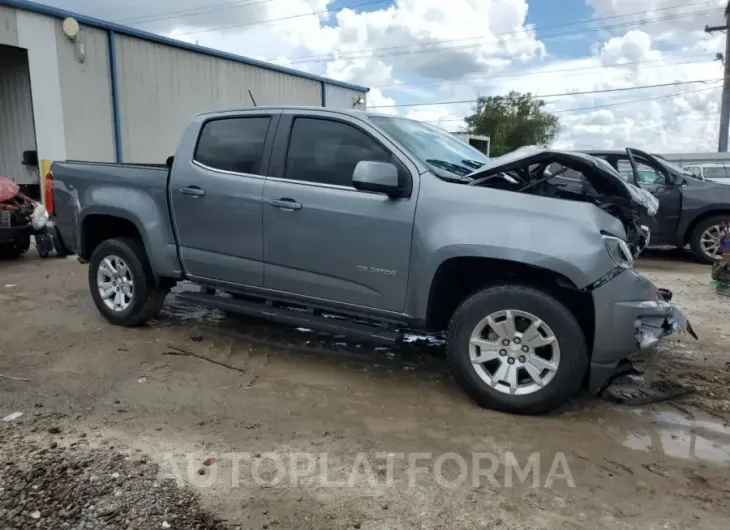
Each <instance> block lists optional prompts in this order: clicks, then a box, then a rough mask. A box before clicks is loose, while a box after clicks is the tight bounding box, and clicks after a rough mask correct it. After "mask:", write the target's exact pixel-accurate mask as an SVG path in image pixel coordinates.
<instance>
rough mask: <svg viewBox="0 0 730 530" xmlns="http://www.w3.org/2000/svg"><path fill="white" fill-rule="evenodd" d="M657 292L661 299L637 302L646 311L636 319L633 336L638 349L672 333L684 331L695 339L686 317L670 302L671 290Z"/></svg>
mask: <svg viewBox="0 0 730 530" xmlns="http://www.w3.org/2000/svg"><path fill="white" fill-rule="evenodd" d="M659 294H660V295H661V297H662V299H661V300H651V301H646V302H641V303H640V304H639V307H641V308H642V309H644V310H645V311H646V314H644V315H642V316H639V317H638V318H637V319H636V334H635V335H634V336H635V338H636V345H637V347H638V348H639V349H640V350H647V349H650V348H652V347H654V346H655V345H656V344H657V343H658V342H659V341H660V340H661V339H662V338H664V337H666V336H668V335H671V334H672V333H677V332H685V333H689V334H690V335H692V337H694V338H695V339H697V338H698V337H697V334H696V333H695V331H694V329H692V324H690V323H689V320H687V317H686V316H684V314H683V313H682V312H681V311H680V310H679V309H677V308H676V307H675V306H673V305H672V304H671V303H670V302H671V300H672V292H671V291H669V290H668V289H660V290H659ZM651 313H655V314H651Z"/></svg>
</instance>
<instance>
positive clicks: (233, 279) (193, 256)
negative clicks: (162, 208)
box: [170, 115, 276, 287]
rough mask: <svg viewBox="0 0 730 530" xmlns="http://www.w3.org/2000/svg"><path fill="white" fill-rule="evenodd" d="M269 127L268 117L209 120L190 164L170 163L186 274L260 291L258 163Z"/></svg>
mask: <svg viewBox="0 0 730 530" xmlns="http://www.w3.org/2000/svg"><path fill="white" fill-rule="evenodd" d="M274 121H276V117H274V116H271V115H242V116H233V117H226V118H224V119H213V120H210V121H208V122H206V123H205V124H203V126H202V128H201V133H200V138H199V139H198V141H197V148H196V149H195V154H194V156H193V157H192V159H188V160H175V163H174V167H173V171H172V177H171V180H170V199H171V203H172V216H173V221H174V225H175V229H176V232H177V237H178V243H179V247H180V257H181V260H182V264H183V268H184V270H185V273H186V274H187V275H189V276H192V277H196V278H200V279H210V280H216V281H220V282H226V283H230V284H240V285H248V286H254V287H261V286H262V284H263V273H264V265H263V244H262V239H261V238H262V233H263V230H262V227H263V224H262V221H261V209H262V208H261V195H262V193H263V190H264V182H265V181H266V179H265V177H264V176H262V174H263V173H264V172H265V169H264V168H262V166H264V165H265V164H264V163H262V159H264V158H265V157H263V153H264V152H265V150H266V149H268V145H269V144H271V142H272V138H271V136H273V130H274V125H273V122H274ZM270 130H271V131H272V132H271V133H270V132H269V131H270ZM267 135H268V136H269V141H268V143H267ZM265 148H266V149H265Z"/></svg>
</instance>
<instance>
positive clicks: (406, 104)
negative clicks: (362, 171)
mask: <svg viewBox="0 0 730 530" xmlns="http://www.w3.org/2000/svg"><path fill="white" fill-rule="evenodd" d="M719 81H722V79H698V80H697V81H679V82H675V83H661V84H656V85H639V86H632V87H621V88H605V89H602V90H585V91H582V92H563V93H559V94H542V95H540V94H536V95H535V96H534V97H535V98H537V99H545V98H558V97H565V96H585V95H588V94H609V93H613V92H626V91H629V90H641V89H645V88H663V87H668V86H679V85H691V84H695V83H716V82H719ZM478 101H479V100H478V99H465V100H460V101H436V102H432V103H401V104H395V105H377V106H374V107H370V106H369V107H368V109H385V108H388V109H390V108H397V107H431V106H435V105H461V104H464V103H477V102H478Z"/></svg>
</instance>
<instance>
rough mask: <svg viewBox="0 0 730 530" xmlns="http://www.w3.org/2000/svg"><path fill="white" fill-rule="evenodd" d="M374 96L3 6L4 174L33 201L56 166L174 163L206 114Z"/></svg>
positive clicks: (9, 3) (71, 18)
mask: <svg viewBox="0 0 730 530" xmlns="http://www.w3.org/2000/svg"><path fill="white" fill-rule="evenodd" d="M367 91H368V89H367V88H365V87H360V86H355V85H351V84H348V83H343V82H340V81H334V80H331V79H326V78H323V77H319V76H316V75H312V74H307V73H304V72H299V71H296V70H293V69H290V68H284V67H280V66H276V65H273V64H269V63H265V62H262V61H257V60H253V59H248V58H246V57H240V56H236V55H232V54H229V53H224V52H221V51H218V50H213V49H209V48H203V47H200V46H195V45H191V44H187V43H184V42H180V41H177V40H174V39H169V38H166V37H162V36H159V35H155V34H152V33H147V32H144V31H139V30H136V29H132V28H128V27H125V26H120V25H118V24H114V23H110V22H105V21H102V20H98V19H93V18H90V17H86V16H83V15H79V14H75V13H69V12H66V11H63V10H60V9H56V8H53V7H49V6H45V5H40V4H36V3H33V2H28V1H26V0H0V175H5V176H9V177H11V178H13V179H14V180H15V181H16V182H18V183H19V184H21V185H24V186H29V187H28V188H27V191H28V192H29V193H31V194H34V195H35V194H36V192H37V191H38V190H37V189H34V188H36V187H37V186H38V185H39V183H40V180H41V179H40V177H39V175H40V174H44V175H45V174H46V172H47V167H48V165H49V163H50V161H53V160H65V159H76V160H91V161H100V162H143V163H144V162H146V163H163V162H164V161H165V159H166V158H167V157H168V156H169V155H172V154H174V151H175V148H176V146H177V143H178V140H179V138H180V136H181V134H182V131H183V128H184V127H185V125H186V124H187V123H188V121H189V119H190V117H191V116H192V115H193V114H196V113H198V112H202V111H206V110H215V109H220V108H231V107H244V106H251V105H253V104H254V101H252V98H251V96H253V99H254V100H255V103H256V104H258V105H315V106H323V107H325V106H326V107H338V108H353V107H355V108H364V107H365V103H363V102H364V101H365V96H366V94H367ZM24 153H25V163H24ZM35 160H38V162H37V163H35V164H34V162H35Z"/></svg>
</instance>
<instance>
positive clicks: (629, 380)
mask: <svg viewBox="0 0 730 530" xmlns="http://www.w3.org/2000/svg"><path fill="white" fill-rule="evenodd" d="M693 392H694V389H693V388H691V387H683V386H679V385H675V384H671V383H666V382H655V383H653V384H651V385H650V384H648V383H647V382H646V381H645V380H644V377H643V376H642V375H641V374H626V375H622V376H620V377H617V378H616V379H614V380H613V381H611V384H610V385H608V387H607V388H606V389H605V390H604V391H603V393H602V396H603V398H604V399H606V400H608V401H612V402H614V403H619V404H621V405H627V406H634V407H637V406H643V405H649V404H651V403H661V402H662V401H668V400H670V399H676V398H679V397H683V396H686V395H689V394H692V393H693Z"/></svg>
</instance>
